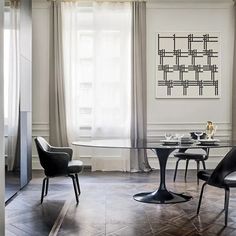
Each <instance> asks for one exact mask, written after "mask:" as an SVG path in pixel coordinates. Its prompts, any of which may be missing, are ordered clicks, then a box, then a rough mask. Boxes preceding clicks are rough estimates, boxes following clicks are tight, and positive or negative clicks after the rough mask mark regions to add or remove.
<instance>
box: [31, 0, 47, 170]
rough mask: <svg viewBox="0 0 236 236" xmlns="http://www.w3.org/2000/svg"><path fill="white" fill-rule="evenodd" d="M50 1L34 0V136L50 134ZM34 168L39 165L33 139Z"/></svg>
mask: <svg viewBox="0 0 236 236" xmlns="http://www.w3.org/2000/svg"><path fill="white" fill-rule="evenodd" d="M49 6H50V5H49V2H47V1H33V10H32V21H33V38H32V40H33V68H32V69H33V86H32V94H33V97H32V100H33V107H32V123H33V124H32V125H33V127H32V136H33V138H34V137H35V136H43V137H45V138H48V136H49V20H50V18H49V13H50V9H49ZM32 146H33V147H32V149H33V150H32V153H33V163H32V165H33V168H35V167H38V166H39V162H38V158H37V155H36V148H35V144H34V141H32Z"/></svg>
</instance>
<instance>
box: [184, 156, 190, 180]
mask: <svg viewBox="0 0 236 236" xmlns="http://www.w3.org/2000/svg"><path fill="white" fill-rule="evenodd" d="M188 163H189V160H188V159H187V160H186V166H185V174H184V179H185V181H186V178H187V172H188Z"/></svg>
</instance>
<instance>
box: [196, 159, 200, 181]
mask: <svg viewBox="0 0 236 236" xmlns="http://www.w3.org/2000/svg"><path fill="white" fill-rule="evenodd" d="M196 162H197V173H198V172H199V164H200V163H199V161H198V160H197V161H196ZM197 185H199V178H198V177H197Z"/></svg>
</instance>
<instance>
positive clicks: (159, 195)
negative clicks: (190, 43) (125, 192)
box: [133, 190, 192, 204]
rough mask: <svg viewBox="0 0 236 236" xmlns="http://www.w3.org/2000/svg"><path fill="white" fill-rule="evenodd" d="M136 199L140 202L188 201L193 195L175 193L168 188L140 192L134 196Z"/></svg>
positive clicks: (165, 202)
mask: <svg viewBox="0 0 236 236" xmlns="http://www.w3.org/2000/svg"><path fill="white" fill-rule="evenodd" d="M133 198H134V200H136V201H139V202H146V203H154V204H169V203H179V202H187V201H189V200H190V199H191V198H192V197H191V196H188V195H184V194H179V193H173V192H170V191H167V190H157V191H154V192H147V193H138V194H135V195H134V196H133Z"/></svg>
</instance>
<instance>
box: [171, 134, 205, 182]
mask: <svg viewBox="0 0 236 236" xmlns="http://www.w3.org/2000/svg"><path fill="white" fill-rule="evenodd" d="M190 134H191V137H192V139H197V136H196V135H195V134H194V132H191V133H190ZM205 137H206V134H205V133H204V134H203V135H202V136H201V137H200V138H201V139H203V138H205ZM187 150H188V148H181V149H179V151H178V152H176V153H175V154H174V157H176V158H178V160H177V161H176V166H175V172H174V182H175V179H176V175H177V170H178V165H179V162H180V161H181V160H184V161H186V166H185V174H184V179H185V181H186V178H187V172H188V164H189V161H190V160H194V161H196V164H197V173H198V171H199V167H200V162H201V163H202V166H203V169H204V170H205V169H206V164H205V161H206V160H207V159H208V157H209V148H202V150H203V153H193V152H186V151H187ZM197 184H199V179H198V178H197Z"/></svg>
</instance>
